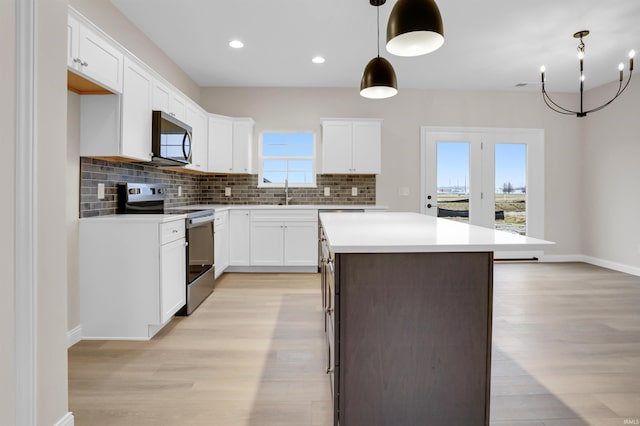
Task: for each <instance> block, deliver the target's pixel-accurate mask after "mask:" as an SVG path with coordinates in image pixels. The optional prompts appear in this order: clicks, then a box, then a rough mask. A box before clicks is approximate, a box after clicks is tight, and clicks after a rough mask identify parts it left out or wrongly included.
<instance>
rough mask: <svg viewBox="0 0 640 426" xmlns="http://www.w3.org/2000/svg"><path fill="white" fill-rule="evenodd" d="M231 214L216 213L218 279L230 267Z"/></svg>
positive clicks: (215, 240)
mask: <svg viewBox="0 0 640 426" xmlns="http://www.w3.org/2000/svg"><path fill="white" fill-rule="evenodd" d="M228 216H229V212H222V213H216V219H215V228H214V229H215V237H214V247H215V250H214V254H215V265H216V277H218V276H220V274H222V273H223V272H224V270H225V269H227V266H229V225H228Z"/></svg>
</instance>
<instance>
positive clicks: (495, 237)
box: [320, 212, 555, 253]
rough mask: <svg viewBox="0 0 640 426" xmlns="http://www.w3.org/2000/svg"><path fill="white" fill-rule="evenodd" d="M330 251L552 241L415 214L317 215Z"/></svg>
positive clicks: (544, 244) (523, 246)
mask: <svg viewBox="0 0 640 426" xmlns="http://www.w3.org/2000/svg"><path fill="white" fill-rule="evenodd" d="M320 221H321V222H322V225H323V227H324V229H325V233H326V236H327V240H328V242H329V248H330V250H331V251H332V252H333V253H418V252H480V251H483V252H486V251H519V250H527V251H528V250H545V249H550V248H553V247H554V246H555V243H553V242H550V241H545V240H539V239H536V238H530V237H524V236H521V235H515V234H511V233H508V232H504V231H496V230H493V229H489V228H483V227H480V226H474V225H467V224H465V223H460V222H455V221H452V220H449V219H441V218H436V217H433V216H426V215H423V214H419V213H396V212H370V213H347V214H341V213H331V214H320Z"/></svg>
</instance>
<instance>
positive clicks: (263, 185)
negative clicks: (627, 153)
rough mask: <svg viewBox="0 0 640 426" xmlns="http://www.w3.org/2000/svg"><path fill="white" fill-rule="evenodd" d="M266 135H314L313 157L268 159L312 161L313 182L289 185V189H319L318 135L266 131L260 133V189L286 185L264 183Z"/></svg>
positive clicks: (296, 131)
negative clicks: (263, 139) (264, 143)
mask: <svg viewBox="0 0 640 426" xmlns="http://www.w3.org/2000/svg"><path fill="white" fill-rule="evenodd" d="M265 133H281V134H287V133H288V134H299V133H309V134H312V135H313V156H311V157H268V159H269V160H311V176H312V178H313V181H312V182H311V183H289V188H317V187H318V185H317V180H316V174H317V173H316V172H317V169H318V167H317V158H318V154H317V146H318V144H317V139H318V135H317V134H316V132H315V131H313V130H284V131H282V130H264V131H262V132H260V141H259V144H260V146H259V149H258V163H259V167H258V188H284V183H265V182H263V181H264V178H263V176H264V159H265V157H264V153H263V144H262V138H263V136H264V134H265Z"/></svg>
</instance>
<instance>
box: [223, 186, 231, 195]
mask: <svg viewBox="0 0 640 426" xmlns="http://www.w3.org/2000/svg"><path fill="white" fill-rule="evenodd" d="M224 196H225V197H231V188H230V187H228V186H227V187H226V188H225V189H224Z"/></svg>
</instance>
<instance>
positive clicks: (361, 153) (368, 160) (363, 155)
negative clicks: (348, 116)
mask: <svg viewBox="0 0 640 426" xmlns="http://www.w3.org/2000/svg"><path fill="white" fill-rule="evenodd" d="M381 148H382V147H381V143H380V122H378V121H372V122H357V121H356V122H354V123H353V172H355V173H360V174H378V173H380V151H381Z"/></svg>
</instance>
